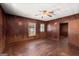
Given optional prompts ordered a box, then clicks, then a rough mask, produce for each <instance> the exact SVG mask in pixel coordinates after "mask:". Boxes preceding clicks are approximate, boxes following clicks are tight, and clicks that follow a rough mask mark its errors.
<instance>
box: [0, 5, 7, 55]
mask: <svg viewBox="0 0 79 59" xmlns="http://www.w3.org/2000/svg"><path fill="white" fill-rule="evenodd" d="M4 23H5V14H4V11H3V9H2V7H1V6H0V54H1V53H3V52H4V49H5V39H6V36H5V26H4V25H5V24H4Z"/></svg>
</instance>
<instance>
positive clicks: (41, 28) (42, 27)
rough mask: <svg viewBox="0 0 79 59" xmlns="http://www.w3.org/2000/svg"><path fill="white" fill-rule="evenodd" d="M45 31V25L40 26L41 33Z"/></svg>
mask: <svg viewBox="0 0 79 59" xmlns="http://www.w3.org/2000/svg"><path fill="white" fill-rule="evenodd" d="M44 31H45V25H44V24H40V32H44Z"/></svg>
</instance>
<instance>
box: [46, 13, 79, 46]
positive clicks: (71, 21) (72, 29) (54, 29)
mask: <svg viewBox="0 0 79 59" xmlns="http://www.w3.org/2000/svg"><path fill="white" fill-rule="evenodd" d="M61 23H68V42H69V43H70V44H72V45H75V46H77V47H79V33H78V32H79V14H75V15H72V16H68V17H63V18H59V19H56V20H51V21H48V24H50V26H51V31H47V35H48V36H47V37H48V38H49V39H52V40H57V41H58V40H60V35H59V34H60V32H59V31H60V24H61Z"/></svg>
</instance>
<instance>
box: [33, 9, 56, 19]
mask: <svg viewBox="0 0 79 59" xmlns="http://www.w3.org/2000/svg"><path fill="white" fill-rule="evenodd" d="M39 12H41V13H40V14H38V15H35V16H39V15H41V17H42V18H44V17H45V16H46V17H52V16H53V15H55V14H54V11H48V10H43V11H39Z"/></svg>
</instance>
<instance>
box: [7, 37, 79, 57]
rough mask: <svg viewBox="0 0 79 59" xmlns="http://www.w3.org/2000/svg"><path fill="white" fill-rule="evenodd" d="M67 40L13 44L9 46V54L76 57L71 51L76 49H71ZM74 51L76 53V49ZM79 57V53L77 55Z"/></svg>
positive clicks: (41, 40) (43, 40)
mask: <svg viewBox="0 0 79 59" xmlns="http://www.w3.org/2000/svg"><path fill="white" fill-rule="evenodd" d="M67 41H68V40H67V38H66V39H64V40H60V42H59V41H53V40H46V39H39V40H32V41H29V42H27V41H22V42H16V43H11V44H9V46H8V50H7V52H8V54H9V55H16V56H68V55H74V53H72V52H73V51H71V50H72V49H74V48H69V45H68V42H67ZM74 51H76V50H75V49H74ZM75 54H76V55H79V53H77V52H76V53H75Z"/></svg>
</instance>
